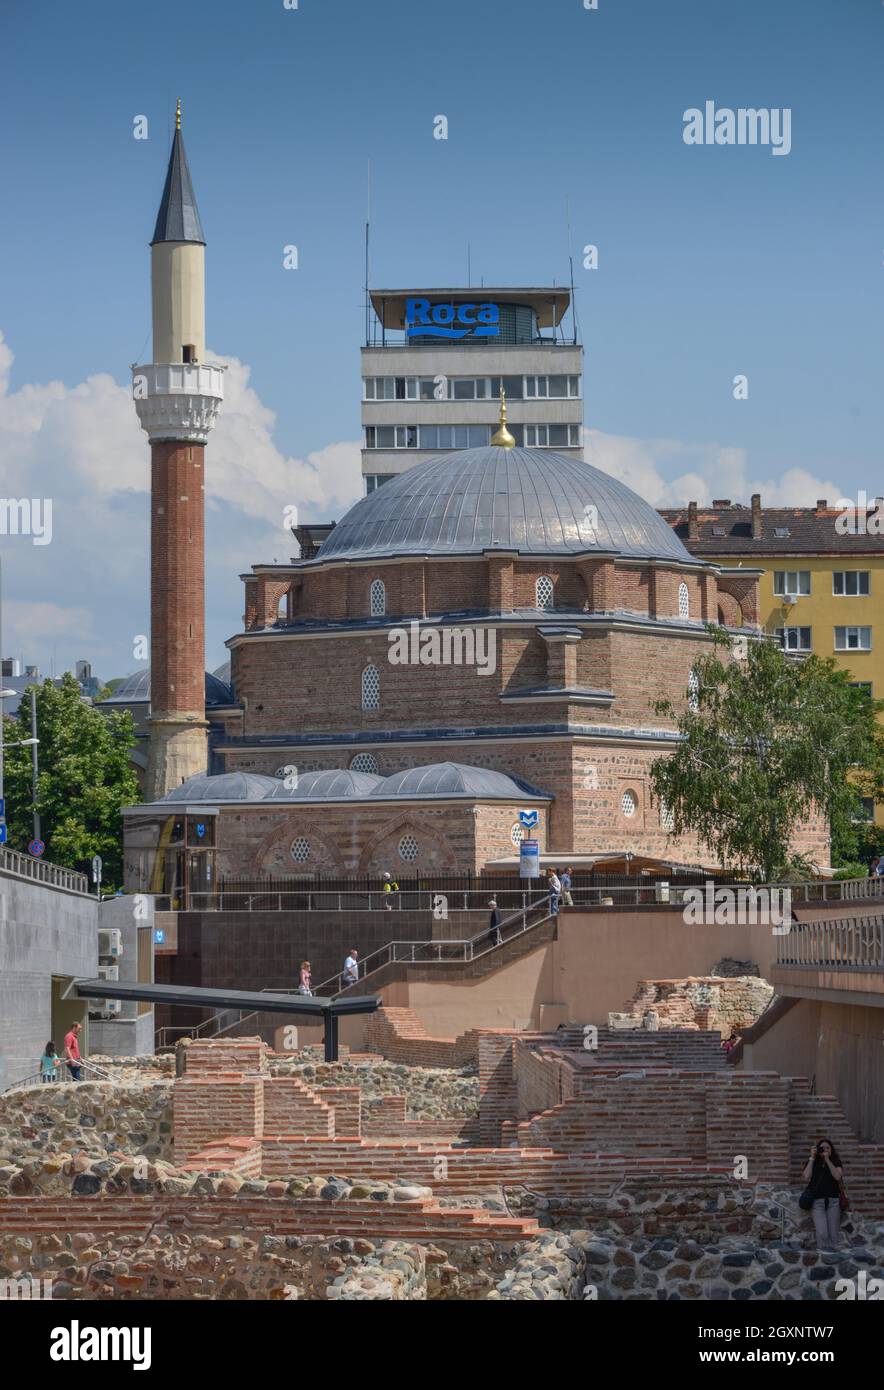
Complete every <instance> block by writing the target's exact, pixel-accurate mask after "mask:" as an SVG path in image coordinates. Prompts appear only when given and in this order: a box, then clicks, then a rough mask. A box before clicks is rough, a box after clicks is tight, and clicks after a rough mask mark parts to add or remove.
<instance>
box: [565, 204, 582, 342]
mask: <svg viewBox="0 0 884 1390" xmlns="http://www.w3.org/2000/svg"><path fill="white" fill-rule="evenodd" d="M565 215H566V219H567V223H568V265H569V267H570V271H571V323H572V325H573V329H574V345H575V347H576V345H577V335H578V331H579V326H578V323H577V291H576V290H575V289H574V257H573V255H572V253H571V199H570V198H569V197H567V198H566V199H565Z"/></svg>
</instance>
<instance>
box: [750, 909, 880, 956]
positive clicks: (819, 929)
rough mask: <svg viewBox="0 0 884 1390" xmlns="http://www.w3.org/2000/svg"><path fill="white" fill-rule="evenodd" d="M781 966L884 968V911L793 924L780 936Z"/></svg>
mask: <svg viewBox="0 0 884 1390" xmlns="http://www.w3.org/2000/svg"><path fill="white" fill-rule="evenodd" d="M776 963H777V965H785V966H799V967H802V968H809V969H813V968H822V969H826V970H884V913H878V914H876V915H875V916H869V917H829V918H827V919H826V920H825V921H821V922H820V921H817V922H800V923H794V922H793V923H792V926H791V929H790V931H789V932H787V933H786V934H785V935H783V936H779V937H778V938H777V959H776Z"/></svg>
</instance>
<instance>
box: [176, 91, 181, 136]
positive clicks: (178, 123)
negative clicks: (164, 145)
mask: <svg viewBox="0 0 884 1390" xmlns="http://www.w3.org/2000/svg"><path fill="white" fill-rule="evenodd" d="M175 129H176V130H180V129H181V98H180V97H179V98H178V105H177V106H176V107H175Z"/></svg>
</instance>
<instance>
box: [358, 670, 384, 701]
mask: <svg viewBox="0 0 884 1390" xmlns="http://www.w3.org/2000/svg"><path fill="white" fill-rule="evenodd" d="M380 707H381V673H380V671H379V670H378V668H377V667H376V666H366V668H365V670H364V671H363V672H362V708H363V709H380Z"/></svg>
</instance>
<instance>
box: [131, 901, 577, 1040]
mask: <svg viewBox="0 0 884 1390" xmlns="http://www.w3.org/2000/svg"><path fill="white" fill-rule="evenodd" d="M548 906H549V895H548V894H544V896H543V897H542V898H540V899H538V900H537V901H536V902H534V903H531V904H528V905H527V906H526V907H525V908H523V909H521V910H520V911H519V912H514V913H513V914H512V915H511V916H509V917H505V918H503V919H502V921H501V923H500V926H499V928H498V931H499V934H500V940H499V941H493V940H492V939H491V938H492V932H491V930H490V928H488V927H486V928H485V929H484V931H482V932H480V933H479V934H478V935H477V936H473V937H469V938H467V939H466V940H464V941H390V942H388V943H387V945H386V946H381V947H379V949H378V950H377V951H372V952H371V953H370V954H369V955H367V956H366V957H365V959H364V960H361V961H360V962H359V964H358V966H357V972H358V979H357V980H355V981H350V982H349V983H347V984H344V972H343V971H339V972H338V973H337V974H336V975H331V976H329V978H328V979H327V980H323V982H322V984H319V985H317V986H316V988H315V989H314V990H313V995H314V996H316V997H319V998H323V999H325V998H330V999H334V998H335V997H336V996H337V995H338V994H341V993H343V991H344V990H345V989H350V988H351V987H352V985H353V984H363V983H364V982H365V981H366V979H367V978H368V977H369V976H370V975H373V974H374V973H375V972H376V971H377V970H381V969H383V967H384V966H386V965H388V964H393V963H397V964H403V963H407V964H411V965H432V964H436V965H440V964H441V965H447V964H450V963H451V962H457V961H461V962H467V961H471V960H478V958H479V957H480V956H484V955H488V954H489V953H490V952H491V951H496V950H498V949H499V947H500V946H504V945H506V944H507V942H509V941H513V940H515V938H516V937H518V936H523V935H524V934H525V932H529V931H532V930H533V929H534V928H535V927H539V926H542V925H543V923H544V922H548V921H549V920H550V918H551V917H552V916H553V915H554V914H553V913H552V912H546V911H544V912H543V916H541V917H534V915H533V914H535V913H537V912H538V911H540V910H543V909H545V908H546V907H548ZM529 918H530V919H531V920H529ZM513 928H514V929H513ZM369 961H372V962H373V964H372V966H371V968H370V969H368V968H367V967H368V962H369ZM261 993H262V994H298V993H299V991H298V990H297V989H292V988H286V989H278V988H267V989H262V990H261ZM259 1012H260V1010H258V1009H253V1010H252V1011H251V1012H250V1013H243V1012H241V1011H238V1010H236V1009H222V1010H221V1011H220V1012H219V1013H217V1014H212V1016H211V1017H210V1018H207V1019H204V1020H203V1022H202V1023H200V1024H197V1026H196V1027H194V1028H187V1027H185V1026H183V1025H182V1026H172V1027H167V1028H161V1029H160V1030H159V1032H158V1033H157V1040H156V1045H157V1047H170V1046H171V1045H172V1044H173V1043H174V1042H177V1041H178V1039H179V1038H182V1037H188V1038H205V1037H210V1038H211V1037H218V1036H219V1035H220V1034H221V1033H224V1032H226V1031H227V1030H228V1029H229V1028H234V1027H236V1026H237V1025H238V1024H240V1023H248V1022H249V1021H250V1020H251V1019H253V1018H257V1017H258V1014H259ZM230 1014H236V1015H237V1017H235V1018H233V1019H229V1018H228V1017H227V1016H229V1015H230ZM173 1035H174V1036H173Z"/></svg>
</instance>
